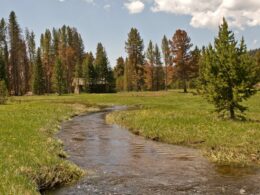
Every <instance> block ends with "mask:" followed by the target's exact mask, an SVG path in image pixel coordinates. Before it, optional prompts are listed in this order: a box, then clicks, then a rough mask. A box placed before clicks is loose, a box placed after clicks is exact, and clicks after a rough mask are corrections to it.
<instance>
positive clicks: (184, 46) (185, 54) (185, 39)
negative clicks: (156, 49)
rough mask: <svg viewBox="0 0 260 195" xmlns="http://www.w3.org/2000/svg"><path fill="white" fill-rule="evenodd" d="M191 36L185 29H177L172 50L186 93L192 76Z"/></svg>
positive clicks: (178, 75)
mask: <svg viewBox="0 0 260 195" xmlns="http://www.w3.org/2000/svg"><path fill="white" fill-rule="evenodd" d="M191 47H192V44H191V43H190V38H189V36H188V34H187V32H185V31H184V30H180V29H179V30H177V31H176V32H175V34H174V36H173V38H172V41H171V52H172V56H173V62H174V63H175V69H176V76H177V78H178V79H179V80H180V81H182V84H183V90H184V93H187V82H188V81H189V79H190V78H191V64H190V61H191V51H190V48H191Z"/></svg>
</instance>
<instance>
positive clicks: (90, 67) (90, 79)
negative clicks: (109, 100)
mask: <svg viewBox="0 0 260 195" xmlns="http://www.w3.org/2000/svg"><path fill="white" fill-rule="evenodd" d="M83 78H84V79H85V86H84V88H85V92H94V91H93V90H94V86H95V83H96V82H95V79H96V76H95V69H94V56H93V54H92V53H91V52H90V53H87V55H86V58H85V60H84V61H83Z"/></svg>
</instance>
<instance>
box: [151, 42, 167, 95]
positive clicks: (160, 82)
mask: <svg viewBox="0 0 260 195" xmlns="http://www.w3.org/2000/svg"><path fill="white" fill-rule="evenodd" d="M154 58H155V70H154V86H155V90H156V91H159V90H162V89H163V88H164V85H165V82H164V78H165V77H164V71H163V67H162V61H161V52H160V50H159V47H158V45H157V44H156V45H155V50H154Z"/></svg>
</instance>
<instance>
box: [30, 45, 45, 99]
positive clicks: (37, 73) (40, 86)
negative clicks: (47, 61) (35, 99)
mask: <svg viewBox="0 0 260 195" xmlns="http://www.w3.org/2000/svg"><path fill="white" fill-rule="evenodd" d="M33 75H34V79H33V93H34V94H36V95H42V94H44V91H45V86H44V83H45V82H44V74H43V65H42V60H41V50H40V48H38V50H37V55H36V63H35V67H34V74H33Z"/></svg>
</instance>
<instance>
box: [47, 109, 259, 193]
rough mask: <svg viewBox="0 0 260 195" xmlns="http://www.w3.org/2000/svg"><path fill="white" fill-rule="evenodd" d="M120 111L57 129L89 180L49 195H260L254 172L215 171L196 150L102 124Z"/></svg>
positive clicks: (87, 117)
mask: <svg viewBox="0 0 260 195" xmlns="http://www.w3.org/2000/svg"><path fill="white" fill-rule="evenodd" d="M122 109H125V107H122V106H115V107H112V108H109V109H105V110H103V111H101V112H95V113H90V114H86V115H83V116H77V117H75V118H73V120H71V121H67V122H64V123H63V124H62V130H61V131H60V133H59V134H58V138H59V139H61V140H62V141H63V142H64V147H65V150H66V152H67V153H68V154H69V156H70V157H69V160H70V161H72V162H74V163H75V164H77V165H78V166H80V167H82V168H83V169H86V170H88V171H87V173H88V174H87V176H86V177H84V178H83V179H82V180H80V181H79V182H78V183H76V184H74V185H72V186H67V187H63V188H60V189H56V190H54V191H51V192H48V193H47V194H48V195H72V194H73V195H74V194H75V195H85V194H105V195H110V194H111V195H112V194H137V195H138V194H148V195H150V194H163V195H164V194H166V195H167V194H192V195H193V194H194V195H196V194H210V195H213V194H216V195H217V194H227V195H232V194H252V195H255V194H256V195H257V194H259V195H260V170H259V169H252V168H240V169H239V168H231V167H216V166H215V165H214V164H212V163H210V162H208V160H207V159H206V158H205V157H203V156H202V154H201V152H200V151H199V150H196V149H192V148H187V147H181V146H175V145H168V144H163V143H159V142H154V141H150V140H147V139H145V138H143V137H140V136H136V135H133V134H132V133H131V132H129V131H127V129H124V128H122V127H119V126H117V125H109V124H107V123H106V122H105V116H106V114H108V113H110V112H113V111H117V110H122Z"/></svg>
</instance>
